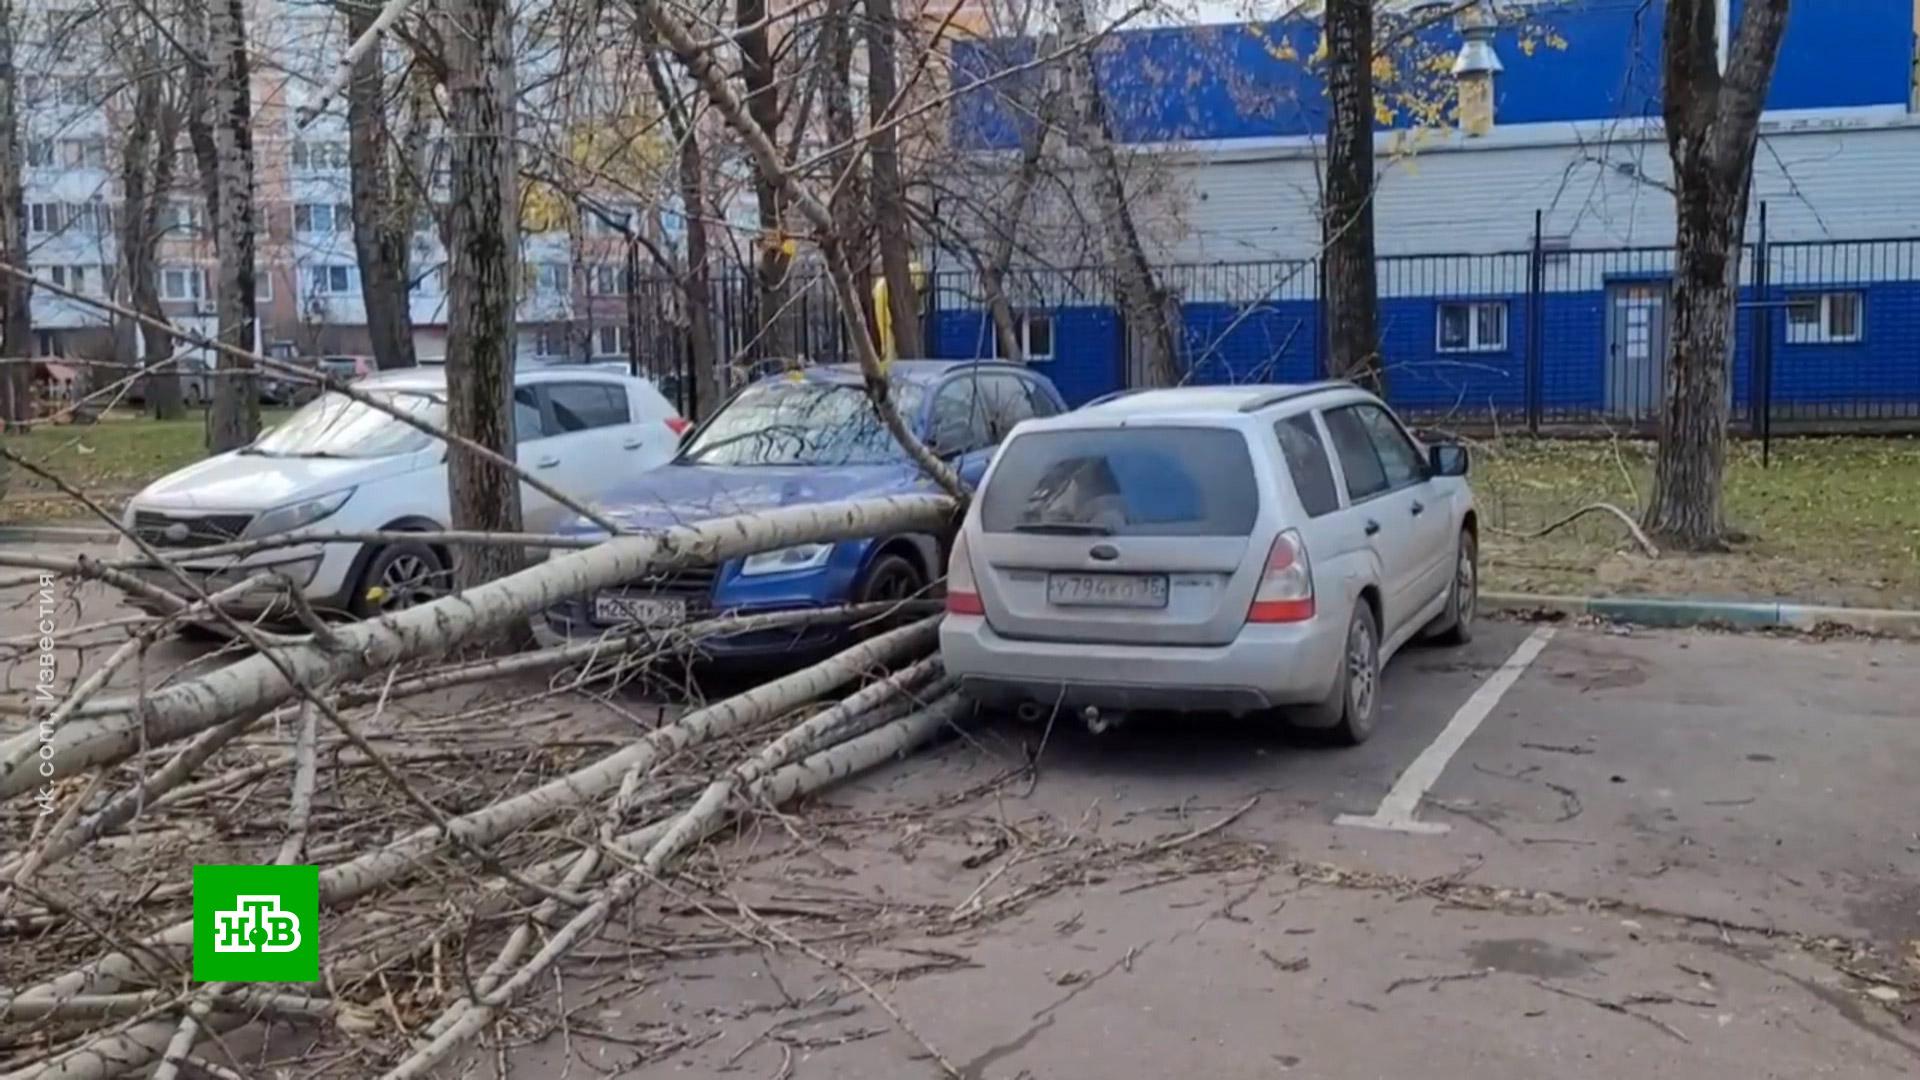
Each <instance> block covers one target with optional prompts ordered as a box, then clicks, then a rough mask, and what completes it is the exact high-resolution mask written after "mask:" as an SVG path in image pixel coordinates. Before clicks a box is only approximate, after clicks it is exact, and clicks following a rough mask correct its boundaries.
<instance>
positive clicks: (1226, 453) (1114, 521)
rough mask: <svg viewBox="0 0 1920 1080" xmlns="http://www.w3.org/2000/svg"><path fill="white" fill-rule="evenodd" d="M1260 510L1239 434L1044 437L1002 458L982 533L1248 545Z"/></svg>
mask: <svg viewBox="0 0 1920 1080" xmlns="http://www.w3.org/2000/svg"><path fill="white" fill-rule="evenodd" d="M1259 504H1260V493H1259V491H1258V489H1257V487H1256V486H1255V484H1254V480H1253V460H1252V459H1251V458H1250V457H1248V455H1247V441H1246V439H1245V438H1244V437H1242V436H1241V434H1240V433H1239V432H1237V431H1230V430H1224V429H1220V428H1191V427H1186V428H1183V427H1132V428H1097V429H1091V430H1085V431H1040V432H1033V433H1032V434H1028V435H1021V436H1019V437H1018V438H1015V439H1014V440H1013V441H1012V442H1010V443H1008V444H1007V445H1006V447H1005V448H1004V449H1003V450H1001V451H1000V462H999V464H998V466H997V467H996V468H995V470H994V474H993V482H992V483H990V484H988V485H987V490H986V491H985V492H984V493H983V494H982V495H981V503H980V524H981V527H982V528H984V529H985V530H986V531H988V532H1031V533H1039V534H1046V533H1058V534H1062V535H1076V536H1077V535H1085V536H1246V535H1247V534H1248V533H1250V532H1252V531H1253V519H1254V517H1255V515H1256V514H1258V512H1259V509H1260V506H1259Z"/></svg>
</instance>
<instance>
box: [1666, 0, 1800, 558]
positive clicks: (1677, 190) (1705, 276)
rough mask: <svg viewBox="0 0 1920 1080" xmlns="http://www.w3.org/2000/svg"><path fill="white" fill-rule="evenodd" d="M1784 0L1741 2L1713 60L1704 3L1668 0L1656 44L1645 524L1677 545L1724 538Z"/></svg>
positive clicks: (1710, 2) (1708, 7) (1713, 544)
mask: <svg viewBox="0 0 1920 1080" xmlns="http://www.w3.org/2000/svg"><path fill="white" fill-rule="evenodd" d="M1787 3H1788V0H1747V2H1746V3H1745V4H1744V5H1743V6H1742V8H1741V17H1740V27H1739V32H1738V34H1737V36H1735V38H1734V40H1733V44H1732V48H1731V50H1730V52H1729V59H1728V61H1727V66H1726V71H1725V73H1724V74H1722V72H1721V70H1720V64H1719V34H1718V30H1717V22H1718V12H1717V5H1716V4H1715V2H1714V0H1672V2H1670V3H1669V4H1668V5H1667V16H1666V26H1665V31H1664V34H1665V38H1664V41H1663V44H1662V50H1663V56H1662V63H1663V69H1664V80H1663V86H1664V90H1663V94H1664V101H1663V110H1664V113H1665V120H1666V132H1667V150H1668V153H1669V155H1670V156H1671V157H1672V159H1673V178H1674V196H1673V198H1674V211H1675V220H1676V227H1675V233H1674V248H1675V250H1674V270H1673V302H1672V312H1673V328H1672V332H1671V334H1670V339H1671V344H1670V346H1669V352H1668V354H1667V386H1666V391H1667V392H1666V403H1665V406H1666V407H1665V408H1664V409H1663V410H1662V412H1661V415H1660V447H1659V451H1658V453H1657V454H1656V456H1655V458H1654V476H1653V494H1652V495H1651V497H1650V498H1649V500H1648V503H1647V510H1646V516H1645V519H1644V525H1645V528H1646V531H1647V532H1648V533H1650V534H1652V535H1653V537H1654V538H1655V539H1657V540H1659V541H1660V542H1661V543H1663V544H1665V545H1668V546H1672V547H1675V548H1678V549H1681V550H1684V551H1719V550H1725V548H1726V544H1727V536H1728V531H1727V524H1726V515H1725V507H1724V504H1723V502H1722V498H1721V496H1722V487H1723V482H1724V479H1725V467H1726V453H1727V451H1726V444H1727V405H1728V401H1727V380H1728V368H1729V366H1730V365H1731V362H1732V359H1733V345H1734V311H1735V306H1736V304H1737V302H1738V300H1739V293H1740V257H1741V248H1742V242H1743V240H1744V237H1745V234H1746V223H1747V196H1748V193H1749V189H1750V188H1751V185H1752V178H1753V156H1754V148H1755V145H1756V143H1757V141H1758V138H1759V125H1760V113H1761V110H1762V109H1763V108H1764V106H1765V101H1766V94H1767V87H1768V85H1769V84H1770V83H1771V82H1772V80H1773V68H1774V61H1775V60H1776V58H1777V57H1778V56H1779V52H1780V39H1781V37H1782V36H1783V35H1784V34H1785V31H1786V21H1787Z"/></svg>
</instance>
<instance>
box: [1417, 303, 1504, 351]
mask: <svg viewBox="0 0 1920 1080" xmlns="http://www.w3.org/2000/svg"><path fill="white" fill-rule="evenodd" d="M1449 308H1465V309H1466V312H1467V343H1466V344H1465V345H1449V344H1447V340H1446V338H1447V335H1446V328H1447V310H1448V309H1449ZM1488 312H1491V313H1492V314H1493V315H1494V316H1495V318H1494V325H1496V326H1498V327H1499V328H1500V339H1499V340H1498V341H1490V340H1485V339H1484V338H1483V337H1482V335H1481V332H1480V330H1481V320H1482V317H1483V316H1484V315H1485V314H1487V313H1488ZM1509 314H1510V312H1509V311H1508V308H1507V302H1506V301H1505V300H1442V301H1440V302H1439V303H1438V304H1436V305H1435V306H1434V309H1433V351H1434V352H1439V353H1500V352H1506V351H1507V326H1508V322H1509V318H1508V316H1509Z"/></svg>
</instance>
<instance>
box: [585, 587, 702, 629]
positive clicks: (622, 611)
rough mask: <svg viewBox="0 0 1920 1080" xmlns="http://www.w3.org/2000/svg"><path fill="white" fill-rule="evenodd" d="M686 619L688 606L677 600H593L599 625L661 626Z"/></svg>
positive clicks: (609, 597)
mask: <svg viewBox="0 0 1920 1080" xmlns="http://www.w3.org/2000/svg"><path fill="white" fill-rule="evenodd" d="M686 617H687V602H686V601H685V600H682V599H680V598H678V597H659V596H619V595H616V594H613V593H601V594H600V595H598V596H596V597H594V598H593V618H594V621H595V622H599V623H637V624H639V625H641V626H659V625H663V624H666V623H677V622H680V621H682V620H683V619H685V618H686Z"/></svg>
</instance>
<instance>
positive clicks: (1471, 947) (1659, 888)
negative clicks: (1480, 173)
mask: <svg viewBox="0 0 1920 1080" xmlns="http://www.w3.org/2000/svg"><path fill="white" fill-rule="evenodd" d="M23 599H25V596H24V594H19V593H18V592H17V591H16V593H15V594H12V595H10V596H9V597H8V601H9V603H7V604H6V606H5V607H4V608H3V609H0V610H4V614H0V633H4V634H5V635H14V634H20V633H25V632H27V631H28V630H29V629H30V628H31V623H32V617H31V613H30V608H28V607H21V606H19V604H20V602H21V601H22V600H23ZM112 613H113V611H112V600H111V598H110V597H108V596H106V595H105V594H104V593H102V592H99V591H96V590H92V589H89V590H87V591H86V592H85V595H84V597H83V603H82V610H81V611H70V612H68V613H67V614H65V615H63V616H62V618H63V619H79V618H82V617H85V618H95V619H97V618H102V617H108V616H110V615H111V614H112ZM206 658H207V653H206V649H205V647H203V646H197V645H192V644H188V643H179V642H172V643H167V644H165V645H163V646H162V647H161V648H160V649H159V650H157V651H156V654H155V656H154V659H153V661H152V662H151V663H150V664H149V665H148V668H147V671H146V673H145V677H147V678H157V677H159V674H160V672H161V670H162V669H161V665H162V664H163V663H164V664H166V665H167V666H171V665H172V664H173V663H175V662H186V663H204V662H207V659H206ZM9 666H10V670H11V672H12V675H13V678H12V682H13V683H14V684H15V687H14V688H15V689H19V688H20V687H21V686H23V685H24V683H23V682H22V680H24V679H25V678H26V677H27V675H26V673H25V672H24V671H23V670H20V669H21V668H23V667H24V665H22V664H19V663H12V664H10V665H9ZM125 675H126V679H133V678H136V677H141V676H140V673H137V672H133V671H129V672H127V673H125ZM123 681H124V680H123ZM1384 688H1385V697H1384V701H1383V710H1384V711H1383V716H1382V721H1381V725H1380V731H1379V733H1378V734H1377V735H1376V737H1375V738H1374V739H1373V741H1371V742H1370V743H1368V744H1367V745H1365V746H1362V747H1359V748H1356V749H1352V750H1336V749H1330V748H1325V747H1319V746H1314V745H1311V744H1308V743H1304V742H1302V741H1299V740H1297V739H1295V738H1292V737H1290V736H1288V735H1287V734H1286V733H1284V732H1283V731H1280V730H1278V729H1277V728H1275V727H1273V726H1271V725H1265V724H1261V723H1258V722H1254V721H1241V722H1230V721H1226V720H1221V719H1212V718H1205V717H1143V718H1140V719H1139V720H1137V721H1135V722H1131V723H1129V724H1127V725H1125V726H1122V727H1121V728H1119V729H1117V730H1115V731H1112V732H1109V733H1107V734H1105V735H1101V736H1093V735H1090V734H1088V733H1087V732H1085V731H1084V730H1082V729H1080V728H1079V727H1078V726H1077V725H1074V724H1071V723H1067V722H1065V721H1064V720H1063V721H1061V722H1059V723H1056V724H1055V725H1054V726H1053V727H1052V728H1051V729H1048V728H1046V727H1044V726H1029V725H1023V724H1020V723H1018V722H1017V721H1015V720H1013V719H1011V718H1010V717H987V718H982V719H981V720H979V721H978V722H976V723H975V724H973V725H972V726H970V727H969V728H968V730H967V731H966V732H965V733H964V734H962V735H960V736H958V737H956V738H954V739H951V740H949V741H947V742H946V743H944V744H943V745H941V746H939V747H937V748H936V749H934V750H932V751H929V752H926V753H922V754H920V755H918V756H916V757H914V758H911V759H909V760H906V761H902V762H898V763H896V764H894V765H892V766H890V767H888V768H886V769H883V770H881V771H878V772H876V773H873V774H869V775H867V776H865V777H862V778H860V779H858V780H856V781H854V782H851V783H849V784H847V785H845V786H843V787H841V788H839V789H837V790H835V791H834V792H832V793H831V794H829V795H828V796H827V797H826V798H825V799H823V800H821V801H819V802H817V803H815V804H814V805H812V806H810V807H808V808H805V809H804V810H802V811H799V812H797V813H795V814H793V815H791V816H789V817H788V818H786V819H785V820H784V821H783V822H779V823H774V822H772V821H771V820H770V819H763V820H762V821H761V822H760V823H759V824H757V825H756V826H755V827H754V828H752V829H750V830H749V831H748V832H747V833H746V834H745V835H743V836H741V837H739V838H738V839H737V840H735V841H734V842H732V843H730V844H726V845H722V846H720V847H719V848H717V849H715V850H714V851H712V852H710V853H708V854H706V855H703V856H702V857H701V858H700V859H699V860H696V863H695V864H694V865H693V866H691V867H690V868H689V870H690V874H691V875H692V880H698V881H701V882H705V883H708V884H714V883H718V888H719V889H720V890H721V891H723V892H724V893H725V895H726V896H727V897H729V898H730V899H731V901H732V903H733V904H734V907H733V908H732V909H731V910H719V911H715V910H714V907H713V904H712V903H711V902H710V901H709V902H703V903H700V904H694V903H691V902H690V901H689V900H688V899H687V898H686V896H685V895H684V894H680V895H676V894H673V893H665V892H658V891H656V892H655V893H652V894H649V895H648V896H647V897H646V898H645V899H643V901H642V902H641V903H640V904H638V905H636V906H635V907H634V908H632V909H631V910H629V911H628V912H627V913H626V914H625V915H624V916H623V917H622V919H621V920H619V923H618V925H616V926H613V927H610V928H609V929H608V930H607V932H606V933H605V934H604V935H603V937H604V940H603V941H600V942H596V943H595V947H593V948H590V949H588V950H584V951H583V956H582V957H581V959H579V961H578V962H576V963H575V964H573V965H572V967H570V969H569V971H568V977H567V980H566V984H565V986H566V989H565V990H564V991H562V992H563V993H564V994H566V995H568V996H567V997H566V998H565V1000H566V1003H567V1008H568V1009H569V1010H570V1012H569V1016H570V1023H569V1024H568V1025H565V1026H564V1028H563V1030H561V1031H560V1032H558V1033H555V1032H553V1031H551V1030H549V1031H548V1032H546V1033H544V1034H540V1033H535V1034H533V1035H530V1036H525V1037H522V1038H519V1039H517V1040H510V1041H517V1042H519V1043H520V1044H521V1045H519V1046H517V1048H515V1049H513V1050H512V1051H511V1053H509V1054H507V1055H506V1059H507V1060H509V1061H510V1062H511V1066H512V1070H511V1071H512V1075H516V1076H530V1077H560V1076H569V1075H590V1074H593V1073H594V1072H595V1071H596V1070H610V1071H614V1070H617V1071H620V1072H622V1073H623V1074H625V1075H642V1076H649V1075H668V1074H681V1075H696V1076H720V1075H727V1076H731V1075H734V1074H741V1075H759V1076H798V1077H807V1076H820V1077H825V1076H841V1077H876V1078H879V1077H886V1078H894V1077H905V1076H920V1075H939V1074H940V1066H939V1063H938V1062H936V1061H935V1060H933V1057H932V1054H933V1053H934V1052H937V1053H938V1054H939V1055H940V1057H941V1058H943V1059H945V1061H946V1062H947V1063H948V1064H949V1065H950V1066H951V1067H952V1073H953V1074H956V1075H960V1076H963V1077H967V1078H969V1080H988V1078H1014V1077H1023V1076H1024V1077H1031V1078H1066V1080H1077V1078H1081V1077H1086V1078H1096V1077H1098V1078H1106V1077H1111V1076H1130V1077H1132V1076H1138V1077H1166V1076H1175V1075H1181V1074H1187V1073H1199V1074H1202V1075H1206V1076H1208V1077H1209V1078H1215V1077H1220V1078H1231V1077H1256V1076H1258V1077H1269V1076H1274V1075H1281V1074H1297V1075H1304V1076H1315V1077H1337V1078H1346V1077H1355V1078H1359V1077H1388V1076H1394V1077H1397V1076H1409V1075H1422V1076H1441V1077H1455V1076H1462V1077H1464V1076H1476V1077H1490V1078H1495V1080H1507V1078H1513V1080H1519V1078H1523V1077H1524V1078H1532V1077H1539V1076H1546V1075H1552V1076H1556V1077H1576V1078H1579V1077H1594V1078H1601V1077H1606V1078H1609V1080H1611V1078H1613V1077H1617V1076H1620V1075H1629V1076H1634V1077H1676V1078H1678V1077H1687V1078H1690V1080H1691V1078H1696V1077H1702V1076H1739V1077H1771V1076H1777V1077H1796V1078H1797V1077H1811V1076H1848V1077H1853V1076H1864V1077H1878V1076H1887V1077H1893V1076H1908V1075H1912V1074H1913V1073H1914V1072H1915V1070H1916V1069H1920V1018H1916V1013H1920V813H1917V812H1916V810H1915V807H1916V805H1917V804H1916V801H1915V798H1914V796H1913V782H1912V776H1913V775H1914V772H1915V769H1916V767H1920V644H1917V643H1911V642H1907V643H1902V642H1889V641H1870V640H1831V641H1820V640H1812V639H1806V638H1787V637H1769V636H1757V635H1730V634H1721V633H1713V632H1688V631H1658V632H1652V631H1633V632H1630V633H1629V632H1622V631H1618V630H1613V629H1608V628H1604V627H1588V626H1573V625H1561V626H1546V625H1539V626H1536V625H1531V624H1523V623H1499V622H1496V623H1483V624H1482V626H1481V628H1480V635H1479V638H1478V640H1476V641H1475V642H1474V643H1473V644H1472V645H1470V646H1467V647H1465V648H1462V649H1453V650H1448V649H1439V648H1429V647H1414V648H1411V649H1409V650H1408V651H1406V652H1404V653H1403V654H1402V655H1401V656H1399V657H1398V658H1396V659H1395V661H1394V662H1393V664H1392V665H1391V666H1390V667H1389V669H1388V671H1387V674H1386V679H1385V682H1384ZM1036 760H1037V768H1036V769H1034V770H1031V771H1029V770H1026V769H1025V766H1026V764H1027V763H1028V762H1029V761H1036ZM721 907H722V908H725V907H726V905H721ZM703 909H704V910H703ZM748 911H751V912H753V913H754V914H753V915H752V916H748V915H747V914H746V912H748ZM749 918H751V919H752V920H754V921H748V920H749ZM776 931H777V932H778V933H779V934H784V935H788V936H791V937H792V938H794V939H797V940H801V941H806V942H808V943H810V947H811V949H812V950H813V952H814V953H815V954H817V955H816V956H813V957H810V956H807V955H803V954H802V953H800V952H798V951H796V950H794V949H793V948H790V947H787V948H782V949H780V950H779V951H778V952H777V953H776V952H775V951H772V950H769V949H766V948H764V947H763V945H764V943H766V942H768V941H771V940H773V938H772V936H771V935H773V934H774V933H775V932H776ZM756 943H759V944H756ZM823 959H825V960H831V961H834V962H836V963H844V964H846V965H848V969H849V970H851V971H854V972H857V973H859V974H860V975H861V977H862V979H863V980H864V981H865V982H866V983H867V985H868V986H870V987H871V988H872V989H873V990H874V992H875V993H876V994H877V995H878V996H879V997H880V998H882V999H884V1000H885V1002H886V1003H887V1004H886V1007H884V1008H883V1007H882V1006H881V1005H880V1004H878V1003H877V1002H876V1001H875V999H874V998H873V997H871V996H869V995H868V994H867V993H866V992H865V991H864V990H862V989H860V988H858V987H856V986H854V985H853V984H852V983H850V982H848V981H845V980H843V979H842V978H841V977H840V976H839V975H838V974H836V973H835V972H834V971H833V970H831V969H829V967H827V966H826V965H825V964H823V963H822V960H823ZM545 1003H546V1004H548V1005H551V1004H552V1003H553V999H552V998H551V996H549V1000H548V1001H546V1002H545ZM888 1009H891V1010H893V1011H895V1012H897V1013H898V1019H896V1018H895V1017H894V1016H892V1015H889V1013H888ZM903 1022H904V1024H905V1026H906V1027H910V1028H911V1029H912V1032H913V1033H914V1034H912V1035H909V1034H907V1033H905V1031H904V1030H903V1027H902V1023H903ZM523 1034H524V1033H523ZM928 1047H932V1048H934V1049H933V1051H930V1050H929V1049H928ZM495 1060H496V1053H495V1051H494V1050H493V1049H492V1048H486V1049H479V1050H476V1053H475V1056H474V1057H473V1058H471V1059H469V1061H467V1062H465V1063H463V1064H462V1065H455V1066H451V1067H449V1068H448V1069H447V1070H446V1071H445V1074H446V1075H457V1074H459V1072H460V1069H461V1068H463V1067H464V1066H465V1065H472V1064H475V1063H479V1065H480V1067H481V1068H480V1072H479V1073H477V1075H491V1074H492V1071H491V1070H492V1069H493V1067H494V1062H495Z"/></svg>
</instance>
